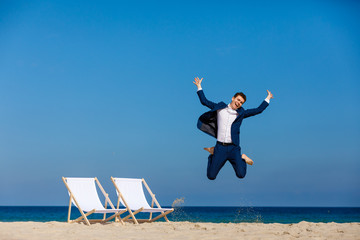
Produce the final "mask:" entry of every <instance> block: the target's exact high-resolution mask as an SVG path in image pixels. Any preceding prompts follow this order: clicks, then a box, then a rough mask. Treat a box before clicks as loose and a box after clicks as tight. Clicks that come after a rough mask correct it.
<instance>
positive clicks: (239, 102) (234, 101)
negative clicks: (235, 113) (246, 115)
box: [230, 95, 245, 110]
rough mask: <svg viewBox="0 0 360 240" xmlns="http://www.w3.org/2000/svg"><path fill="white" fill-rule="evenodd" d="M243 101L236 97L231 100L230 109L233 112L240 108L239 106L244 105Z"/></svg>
mask: <svg viewBox="0 0 360 240" xmlns="http://www.w3.org/2000/svg"><path fill="white" fill-rule="evenodd" d="M244 102H245V101H244V99H243V98H242V97H241V96H240V95H238V96H237V97H236V98H234V97H233V98H232V99H231V103H230V107H231V108H232V109H234V110H236V109H239V108H241V106H242V105H243V104H244Z"/></svg>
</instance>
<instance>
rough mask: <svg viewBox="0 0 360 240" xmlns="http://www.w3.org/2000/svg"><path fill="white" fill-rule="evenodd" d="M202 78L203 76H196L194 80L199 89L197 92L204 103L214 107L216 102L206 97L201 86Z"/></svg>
mask: <svg viewBox="0 0 360 240" xmlns="http://www.w3.org/2000/svg"><path fill="white" fill-rule="evenodd" d="M202 80H203V78H201V79H199V77H196V78H195V79H194V81H193V83H194V84H195V85H196V87H197V89H198V90H197V94H198V96H199V99H200V102H201V104H202V105H204V106H206V107H208V108H211V109H213V108H214V107H215V105H216V104H215V103H213V102H211V101H209V100H207V98H206V97H205V94H204V91H203V90H202V87H201V82H202Z"/></svg>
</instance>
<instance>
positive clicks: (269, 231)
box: [0, 221, 360, 240]
mask: <svg viewBox="0 0 360 240" xmlns="http://www.w3.org/2000/svg"><path fill="white" fill-rule="evenodd" d="M74 237H75V238H74ZM82 238H88V239H109V240H112V239H134V240H137V239H139V240H140V239H145V238H146V239H154V240H155V239H205V238H208V239H214V240H217V239H240V238H244V239H279V238H281V239H360V222H353V223H335V222H331V223H313V222H305V221H302V222H300V223H295V224H283V223H205V222H170V223H167V222H154V223H142V224H139V225H135V224H133V223H125V225H121V224H120V223H115V222H110V223H106V224H100V223H97V224H92V225H91V226H86V225H84V224H79V223H67V222H56V221H51V222H0V240H3V239H4V240H5V239H6V240H15V239H16V240H18V239H28V240H35V239H53V240H60V239H82Z"/></svg>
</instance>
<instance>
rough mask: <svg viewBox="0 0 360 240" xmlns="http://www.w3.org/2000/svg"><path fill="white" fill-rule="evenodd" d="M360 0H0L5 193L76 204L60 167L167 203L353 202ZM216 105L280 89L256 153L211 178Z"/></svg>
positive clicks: (28, 200) (254, 129)
mask: <svg viewBox="0 0 360 240" xmlns="http://www.w3.org/2000/svg"><path fill="white" fill-rule="evenodd" d="M359 11H360V4H359V2H357V1H290V2H289V1H275V2H274V1H272V2H271V3H270V2H269V1H250V2H249V1H243V2H241V1H228V2H226V1H225V2H222V3H220V2H218V1H202V2H200V1H198V2H196V3H194V2H193V1H180V2H175V3H173V2H171V3H170V2H169V1H164V2H160V1H155V2H154V1H151V2H150V1H141V2H140V1H100V2H95V1H63V0H61V1H31V2H30V1H1V3H0V169H1V174H0V205H67V204H68V195H67V192H66V189H65V186H64V184H63V183H62V181H61V177H62V176H67V177H94V176H97V177H98V178H99V180H100V181H101V182H102V184H103V186H104V188H105V189H106V190H107V191H108V192H109V193H110V196H111V197H112V198H113V199H114V198H115V193H114V188H113V186H112V184H111V181H110V176H114V177H144V178H145V179H146V180H147V182H148V183H149V185H150V187H152V190H153V191H154V192H155V193H156V194H157V197H158V199H159V201H160V203H162V204H163V205H170V204H171V203H172V202H173V200H174V199H175V198H178V197H185V205H187V206H198V205H205V206H214V205H217V206H244V205H246V206H247V205H250V206H360V191H359V186H360V175H359V172H360V161H359V160H360V157H359V156H360V146H359V145H360V144H359V143H360V124H359V123H360V110H359V109H360V108H359V106H358V105H359V102H360V97H359V93H360V91H359V90H360V81H359V80H360V67H359V64H360V15H359ZM196 76H199V77H203V78H204V81H203V88H204V91H205V93H206V95H207V97H208V98H209V99H211V100H213V101H215V102H216V101H225V102H229V101H230V99H231V97H232V95H233V94H234V93H235V92H237V91H243V92H245V93H246V95H247V98H248V101H247V102H246V104H245V105H244V107H245V108H252V107H257V106H258V105H259V104H260V103H261V101H262V100H263V99H264V98H265V97H266V89H269V90H271V91H272V92H273V93H274V97H275V98H274V99H273V100H272V101H271V103H270V106H269V107H268V108H267V109H266V111H264V112H263V113H262V114H261V115H259V116H256V117H253V118H249V119H246V120H245V121H244V122H243V125H242V127H241V147H242V151H243V153H246V154H248V155H249V156H250V157H252V158H253V159H254V161H255V164H254V165H253V166H251V167H249V168H248V174H247V176H246V178H245V179H243V180H240V179H237V178H236V176H235V174H234V172H233V169H232V167H231V165H230V164H229V163H228V164H226V165H225V167H224V168H223V169H222V171H221V172H220V174H219V175H218V178H217V179H216V180H215V181H210V180H208V179H207V178H206V165H207V154H206V152H205V151H204V150H202V148H203V147H206V146H207V147H209V146H212V145H214V143H215V139H212V138H210V137H209V136H208V135H206V134H204V133H202V132H200V131H199V130H198V129H197V128H196V123H197V119H198V117H199V116H200V115H201V114H202V113H203V112H205V111H207V109H206V108H205V107H204V106H202V105H201V104H200V103H199V100H198V98H197V95H196V86H195V85H194V84H193V83H192V81H193V79H194V77H196Z"/></svg>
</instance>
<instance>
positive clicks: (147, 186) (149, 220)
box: [111, 177, 174, 224]
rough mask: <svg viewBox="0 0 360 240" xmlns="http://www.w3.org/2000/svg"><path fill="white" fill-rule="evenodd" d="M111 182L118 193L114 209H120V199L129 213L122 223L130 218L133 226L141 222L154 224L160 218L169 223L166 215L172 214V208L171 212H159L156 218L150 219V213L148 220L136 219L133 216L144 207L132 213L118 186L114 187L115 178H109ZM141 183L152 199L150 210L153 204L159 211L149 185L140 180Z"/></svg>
mask: <svg viewBox="0 0 360 240" xmlns="http://www.w3.org/2000/svg"><path fill="white" fill-rule="evenodd" d="M111 181H112V182H113V184H114V186H115V188H116V191H117V193H118V199H117V205H116V208H117V209H119V207H120V199H121V200H122V202H123V203H124V205H125V207H126V209H127V211H128V212H129V215H128V216H126V217H124V218H123V221H127V220H128V219H129V218H130V217H131V218H132V219H133V221H134V223H135V224H139V223H142V222H154V221H156V220H158V219H160V218H162V217H163V218H164V219H165V220H166V222H170V221H169V219H168V218H167V216H166V215H168V214H169V213H172V212H173V211H174V209H173V208H172V209H171V210H167V211H159V212H160V213H161V214H160V215H158V216H156V217H155V218H152V212H150V217H149V219H136V217H135V214H137V213H139V212H142V211H143V210H144V207H142V208H139V209H137V210H134V211H133V210H131V208H130V207H129V205H128V204H127V202H126V200H125V198H124V196H123V195H122V193H121V191H120V189H119V188H118V186H117V185H116V182H115V178H113V177H111ZM141 181H142V183H143V184H144V186H145V188H146V190H147V191H148V193H149V194H150V196H151V199H152V201H151V208H153V207H154V203H155V204H156V206H157V207H158V208H159V209H161V206H160V204H159V202H158V201H157V200H156V198H155V194H153V193H152V191H151V189H150V187H149V185H147V183H146V182H145V179H144V178H142V179H141Z"/></svg>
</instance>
